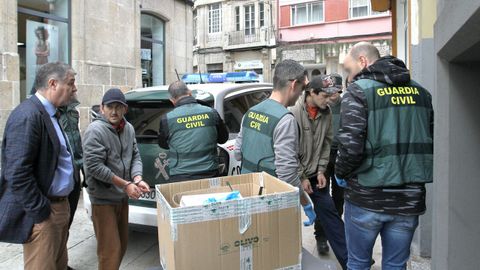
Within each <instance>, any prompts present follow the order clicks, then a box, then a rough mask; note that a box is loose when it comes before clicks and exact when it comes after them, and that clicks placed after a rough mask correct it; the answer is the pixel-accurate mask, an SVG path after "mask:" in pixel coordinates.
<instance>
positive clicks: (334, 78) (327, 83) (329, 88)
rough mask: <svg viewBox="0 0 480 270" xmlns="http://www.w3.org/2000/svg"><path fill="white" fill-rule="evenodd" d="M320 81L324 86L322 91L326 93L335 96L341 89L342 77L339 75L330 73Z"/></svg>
mask: <svg viewBox="0 0 480 270" xmlns="http://www.w3.org/2000/svg"><path fill="white" fill-rule="evenodd" d="M322 81H323V86H324V87H323V91H325V92H327V93H330V94H335V93H337V92H340V91H342V89H343V85H342V76H340V74H337V73H332V74H329V75H325V76H323V78H322Z"/></svg>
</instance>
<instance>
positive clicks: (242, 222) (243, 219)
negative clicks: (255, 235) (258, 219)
mask: <svg viewBox="0 0 480 270" xmlns="http://www.w3.org/2000/svg"><path fill="white" fill-rule="evenodd" d="M238 203H239V204H241V203H243V204H246V200H240V201H238ZM247 207H248V205H244V206H243V208H244V209H245V210H246V212H247V213H244V214H243V215H240V217H239V218H238V219H239V220H238V227H239V228H238V231H239V232H240V234H242V235H243V234H244V233H245V232H246V231H247V230H248V228H250V226H251V225H252V215H251V214H250V209H248V208H247Z"/></svg>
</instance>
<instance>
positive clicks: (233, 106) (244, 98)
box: [223, 91, 270, 135]
mask: <svg viewBox="0 0 480 270" xmlns="http://www.w3.org/2000/svg"><path fill="white" fill-rule="evenodd" d="M269 96H270V92H267V91H258V92H253V93H248V94H243V95H240V96H234V97H231V98H227V99H226V100H225V101H224V103H223V106H224V114H225V124H226V125H227V127H228V130H229V132H230V133H233V134H234V135H236V134H238V132H240V125H241V123H242V117H243V115H244V114H245V113H246V112H247V111H248V109H249V108H251V107H253V106H255V105H257V104H258V103H260V102H262V101H264V100H265V99H267V98H268V97H269Z"/></svg>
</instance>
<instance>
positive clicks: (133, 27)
mask: <svg viewBox="0 0 480 270" xmlns="http://www.w3.org/2000/svg"><path fill="white" fill-rule="evenodd" d="M142 12H145V13H148V14H151V15H154V16H156V17H158V18H160V19H162V20H164V21H165V46H166V47H165V83H167V84H168V83H171V82H173V81H174V80H176V74H175V69H177V71H178V72H179V73H180V74H183V73H187V72H191V71H192V45H193V35H192V34H191V32H192V9H191V6H189V5H187V4H186V3H185V1H178V0H169V1H151V0H150V1H149V0H143V1H142V0H137V1H131V0H102V1H97V0H84V1H72V66H73V68H74V69H75V70H76V72H77V77H76V79H77V87H78V98H79V100H80V102H81V105H80V106H79V110H80V116H81V120H80V128H81V130H82V131H84V130H85V128H86V126H87V125H88V123H89V122H90V119H89V113H88V111H89V109H90V108H91V106H92V105H95V104H99V103H100V101H101V98H102V96H103V94H104V93H105V91H107V90H108V89H110V88H112V87H116V88H120V89H121V90H123V91H128V90H131V89H133V88H138V87H142V73H141V60H140V16H141V13H142Z"/></svg>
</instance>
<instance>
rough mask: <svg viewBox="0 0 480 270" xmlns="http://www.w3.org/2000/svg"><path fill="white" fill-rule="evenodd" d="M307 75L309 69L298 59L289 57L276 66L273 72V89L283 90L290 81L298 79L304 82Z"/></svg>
mask: <svg viewBox="0 0 480 270" xmlns="http://www.w3.org/2000/svg"><path fill="white" fill-rule="evenodd" d="M305 76H307V71H306V70H305V68H304V67H303V66H302V65H300V64H299V63H298V62H297V61H295V60H291V59H287V60H284V61H282V62H280V63H279V64H278V65H277V66H276V67H275V73H274V74H273V89H274V90H283V89H285V87H286V86H287V85H288V82H289V81H293V80H298V81H300V82H303V81H304V80H305Z"/></svg>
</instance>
